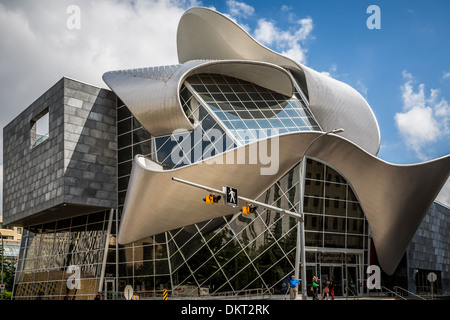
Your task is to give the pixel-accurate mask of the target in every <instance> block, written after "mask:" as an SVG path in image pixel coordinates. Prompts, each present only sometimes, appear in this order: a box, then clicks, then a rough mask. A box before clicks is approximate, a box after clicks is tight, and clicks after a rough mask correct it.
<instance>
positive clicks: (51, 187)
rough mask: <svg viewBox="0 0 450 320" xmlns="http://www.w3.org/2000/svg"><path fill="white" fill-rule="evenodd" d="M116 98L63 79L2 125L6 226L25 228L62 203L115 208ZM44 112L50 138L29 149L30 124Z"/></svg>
mask: <svg viewBox="0 0 450 320" xmlns="http://www.w3.org/2000/svg"><path fill="white" fill-rule="evenodd" d="M115 99H116V97H115V95H114V94H113V93H112V92H111V91H109V90H105V89H101V88H97V87H94V86H91V85H88V84H84V83H81V82H78V81H75V80H71V79H68V78H62V79H61V80H60V81H58V82H57V83H56V84H55V85H54V86H53V87H51V88H50V89H49V90H48V91H47V92H45V93H44V94H43V95H42V96H41V97H39V98H38V99H37V100H36V101H35V102H34V103H32V104H31V105H30V106H29V107H28V108H27V109H26V110H25V111H23V112H22V113H21V114H20V115H19V116H18V117H17V118H15V119H14V120H13V121H11V122H10V123H9V124H8V125H7V126H5V127H4V129H3V139H4V140H3V148H4V154H3V170H4V174H3V218H4V223H5V224H10V223H14V222H17V221H20V223H19V224H22V225H23V224H25V225H26V221H27V219H28V218H30V217H32V216H34V215H36V214H37V213H42V212H43V211H45V210H48V209H51V208H53V207H55V206H57V205H61V204H69V205H81V206H93V207H99V208H100V207H102V208H115V207H116V206H117V185H116V181H117V173H116V163H117V156H116V149H117V145H116V144H117V142H116V140H117V139H116V125H115V122H116V110H115ZM46 110H48V113H49V137H48V139H47V140H45V141H43V142H42V143H40V144H39V145H37V146H34V147H33V146H32V142H33V141H35V140H36V138H35V137H34V136H33V130H31V128H32V123H33V120H34V119H36V117H38V116H39V114H41V113H43V112H45V111H46ZM78 213H79V212H78ZM67 214H69V213H68V212H66V213H64V212H61V217H60V218H66V217H67V216H65V215H67Z"/></svg>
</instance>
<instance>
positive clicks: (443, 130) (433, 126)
mask: <svg viewBox="0 0 450 320" xmlns="http://www.w3.org/2000/svg"><path fill="white" fill-rule="evenodd" d="M403 78H404V80H405V82H404V84H403V85H402V87H401V90H402V99H403V112H399V113H396V114H395V123H396V125H397V129H398V130H399V132H400V134H401V136H402V137H403V140H404V142H405V144H406V145H407V146H408V147H409V148H411V149H413V150H414V151H415V152H416V154H417V156H418V157H419V158H420V159H421V160H428V159H429V158H430V155H428V154H427V151H426V148H427V147H429V146H430V145H432V143H434V142H436V141H437V140H438V139H441V138H444V137H448V135H449V132H450V130H449V126H448V122H449V121H448V120H449V118H450V106H449V104H448V102H447V100H445V99H444V98H441V99H440V100H439V90H437V89H431V90H430V94H429V96H428V97H427V95H426V94H425V85H424V84H423V83H421V84H419V85H418V87H417V90H414V78H413V76H412V75H411V74H410V73H408V72H406V71H403Z"/></svg>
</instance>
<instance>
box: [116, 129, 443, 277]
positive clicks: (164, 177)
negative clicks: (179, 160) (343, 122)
mask: <svg viewBox="0 0 450 320" xmlns="http://www.w3.org/2000/svg"><path fill="white" fill-rule="evenodd" d="M321 133H322V132H298V133H291V134H285V135H281V136H279V137H274V138H269V139H268V140H269V141H268V143H269V145H271V144H272V143H274V142H273V140H274V139H279V170H278V172H277V174H275V175H260V169H261V168H262V167H264V166H266V165H267V164H263V163H260V162H258V163H256V164H238V160H237V156H238V155H239V154H242V152H243V153H246V154H248V153H249V152H250V151H251V150H259V148H260V147H261V145H263V144H264V145H265V144H266V143H267V141H264V140H260V141H257V142H254V143H253V144H248V145H245V146H241V147H238V148H237V149H233V150H231V151H228V152H226V153H224V154H220V155H218V156H215V157H213V158H210V159H208V160H205V161H203V162H200V163H196V164H193V165H189V166H186V167H183V168H180V169H175V170H163V169H162V167H161V166H160V165H158V164H157V163H155V162H153V161H151V160H148V159H145V158H144V157H142V156H137V157H135V159H134V163H133V169H132V173H131V177H130V182H129V187H128V191H127V198H126V201H125V206H124V210H123V212H124V214H123V217H122V221H121V225H120V231H119V243H121V244H127V243H131V242H134V241H137V240H140V239H142V238H145V237H148V236H150V235H154V234H158V233H160V232H164V231H168V230H171V229H176V228H179V227H182V226H187V225H191V224H194V223H197V222H201V221H204V220H207V219H212V218H217V217H221V216H224V215H228V214H233V213H235V212H236V209H233V208H231V207H228V206H223V205H217V206H209V205H206V204H205V203H204V202H203V201H201V198H203V197H204V196H205V191H202V190H199V189H195V188H186V187H185V186H183V185H180V184H178V183H176V182H174V181H172V177H176V178H180V179H184V180H188V181H194V182H196V183H199V184H204V185H208V186H210V187H212V188H215V189H222V187H223V184H224V182H226V183H227V184H228V185H232V186H234V187H237V188H238V189H239V192H240V194H242V195H245V197H247V198H252V199H256V198H258V197H259V196H260V195H261V194H262V193H263V192H264V191H265V190H266V189H267V187H268V186H270V185H272V184H273V183H275V182H276V181H277V180H278V179H280V178H281V177H282V176H283V175H285V174H286V173H287V172H288V171H289V170H290V169H292V167H294V166H295V165H296V164H297V163H298V161H299V159H300V157H301V155H302V153H303V151H304V150H305V148H306V147H307V145H308V144H309V142H311V141H312V140H313V139H314V138H316V137H317V136H318V135H320V134H321ZM292 146H296V148H292ZM308 156H309V157H315V158H318V159H321V160H323V161H325V162H327V163H329V164H330V165H331V166H332V167H334V168H336V169H337V170H338V171H339V172H340V173H342V175H343V176H344V177H345V178H346V179H348V180H349V181H350V182H351V184H352V186H353V189H354V190H355V191H356V193H357V197H358V199H359V201H360V204H361V206H362V207H363V209H364V213H365V215H366V218H367V220H368V222H369V225H370V227H371V234H372V238H373V241H374V244H375V247H376V249H377V255H378V259H379V262H380V264H381V266H382V268H383V270H385V272H386V273H388V274H390V273H392V272H394V270H395V268H396V267H397V264H398V262H399V261H400V259H401V257H402V255H403V253H404V251H405V249H406V247H407V246H408V243H409V241H410V240H411V238H412V237H413V236H414V233H415V232H416V230H417V228H418V226H419V225H420V222H421V221H422V219H423V217H424V215H425V214H426V212H427V209H428V207H429V206H430V205H431V203H432V202H433V199H434V198H435V197H436V196H437V194H438V193H439V191H440V189H441V188H442V186H443V185H444V183H445V182H446V180H447V178H448V176H449V173H450V156H446V157H443V158H440V159H436V160H433V161H429V162H426V163H421V164H415V165H394V164H390V163H387V162H385V161H382V160H380V159H378V158H376V157H375V156H373V155H371V154H370V153H368V152H366V151H365V150H363V149H361V148H359V147H358V146H357V145H355V144H354V143H352V142H351V141H349V140H347V139H345V138H341V137H339V136H336V135H329V136H325V137H323V138H321V139H320V140H318V141H317V142H316V143H315V144H314V145H313V146H312V147H311V148H310V149H309V150H308ZM255 181H258V183H257V184H255V183H254V182H255ZM394 191H395V192H394Z"/></svg>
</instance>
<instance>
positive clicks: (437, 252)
mask: <svg viewBox="0 0 450 320" xmlns="http://www.w3.org/2000/svg"><path fill="white" fill-rule="evenodd" d="M449 232H450V209H449V208H448V207H446V206H444V205H441V204H439V203H437V202H434V203H433V204H432V206H431V207H430V209H429V210H428V213H427V215H426V216H425V218H424V219H423V221H422V223H421V225H420V227H419V229H417V232H416V234H415V235H414V237H413V238H412V240H411V242H410V244H409V246H408V248H407V252H406V254H407V264H408V287H409V289H408V290H410V291H412V292H414V291H415V271H414V270H415V269H425V270H435V271H440V272H441V277H442V290H443V291H444V293H446V294H450V237H449Z"/></svg>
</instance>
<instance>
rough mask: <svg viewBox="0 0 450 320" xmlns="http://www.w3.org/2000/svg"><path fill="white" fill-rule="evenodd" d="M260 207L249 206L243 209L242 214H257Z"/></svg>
mask: <svg viewBox="0 0 450 320" xmlns="http://www.w3.org/2000/svg"><path fill="white" fill-rule="evenodd" d="M257 208H258V207H257V206H255V205H254V204H249V205H247V206H246V207H242V209H241V212H242V214H249V213H255V211H256V209H257Z"/></svg>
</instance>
